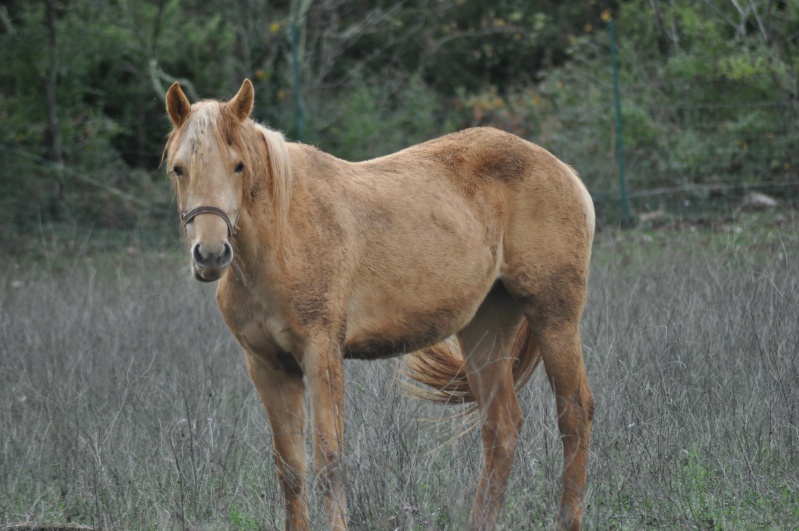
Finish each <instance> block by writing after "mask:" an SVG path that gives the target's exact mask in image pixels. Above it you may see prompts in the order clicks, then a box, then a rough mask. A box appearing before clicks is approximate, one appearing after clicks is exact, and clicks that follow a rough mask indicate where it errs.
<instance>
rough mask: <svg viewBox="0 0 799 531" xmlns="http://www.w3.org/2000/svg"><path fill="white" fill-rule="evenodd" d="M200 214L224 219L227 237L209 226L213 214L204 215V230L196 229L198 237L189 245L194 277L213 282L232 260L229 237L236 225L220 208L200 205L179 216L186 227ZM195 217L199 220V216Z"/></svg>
mask: <svg viewBox="0 0 799 531" xmlns="http://www.w3.org/2000/svg"><path fill="white" fill-rule="evenodd" d="M200 214H213V216H216V217H217V218H221V219H222V220H224V222H225V225H226V226H227V227H226V228H227V238H223V237H222V234H218V233H219V229H218V228H215V227H213V226H209V222H211V221H212V219H211V218H213V216H211V217H210V218H209V217H205V218H204V222H203V225H204V230H203V229H199V230H198V231H197V232H198V234H197V236H198V239H197V240H195V243H194V245H192V247H191V259H192V272H193V273H194V278H196V279H197V280H199V281H201V282H214V281H215V280H219V279H220V278H222V275H223V274H224V273H225V270H226V269H227V267H228V266H229V265H230V264H231V263H232V262H233V247H232V246H231V245H230V241H229V239H230V237H231V236H232V235H233V233H234V232H235V226H236V225H235V223H234V222H231V221H230V217H228V215H227V213H226V212H225V211H224V210H222V209H221V208H218V207H214V206H200V207H197V208H194V209H192V210H190V211H188V212H184V213H183V214H182V216H181V218H182V221H183V224H184V226H185V227H188V225H189V223H192V222H194V218H197V216H199V215H200ZM197 219H198V220H199V219H200V218H197ZM198 223H199V222H198ZM217 223H218V222H217ZM209 231H210V233H209ZM201 234H202V235H201Z"/></svg>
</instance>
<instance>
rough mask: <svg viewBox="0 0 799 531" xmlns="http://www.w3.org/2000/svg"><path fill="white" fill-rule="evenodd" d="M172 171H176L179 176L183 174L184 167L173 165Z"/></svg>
mask: <svg viewBox="0 0 799 531" xmlns="http://www.w3.org/2000/svg"><path fill="white" fill-rule="evenodd" d="M172 171H173V172H174V173H175V175H177V176H178V177H180V176H181V175H183V168H181V167H180V166H173V167H172Z"/></svg>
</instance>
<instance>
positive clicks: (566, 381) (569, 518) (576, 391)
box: [506, 268, 594, 530]
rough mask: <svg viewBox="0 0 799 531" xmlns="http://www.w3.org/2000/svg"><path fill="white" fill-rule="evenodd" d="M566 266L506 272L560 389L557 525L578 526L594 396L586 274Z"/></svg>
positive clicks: (553, 381) (554, 386)
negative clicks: (583, 325)
mask: <svg viewBox="0 0 799 531" xmlns="http://www.w3.org/2000/svg"><path fill="white" fill-rule="evenodd" d="M577 271H578V269H572V270H570V269H568V268H565V269H562V270H561V272H559V273H555V274H551V275H540V274H539V275H538V276H536V277H535V279H533V278H532V277H531V276H528V275H525V274H518V275H512V274H509V275H506V283H507V285H508V289H509V291H510V292H511V293H512V294H513V295H514V298H515V299H516V300H517V301H518V302H519V304H520V306H521V309H522V311H523V312H524V315H525V316H526V317H527V320H528V323H529V325H530V327H531V328H532V330H533V333H534V334H535V336H536V340H537V341H538V345H539V348H540V349H541V357H542V359H543V362H544V368H545V370H546V373H547V378H548V379H549V383H550V386H551V387H552V391H553V393H554V394H555V399H556V404H557V414H558V429H559V431H560V435H561V441H562V444H563V476H562V482H563V486H562V489H563V490H562V493H561V499H560V512H559V517H558V521H557V523H556V527H557V528H558V529H571V530H577V529H579V528H580V522H581V519H582V498H583V494H584V491H585V483H586V471H587V466H588V450H589V443H590V435H591V422H592V420H593V414H594V399H593V397H592V395H591V390H590V388H589V386H588V379H587V377H586V373H585V364H584V361H583V354H582V345H581V341H580V329H579V324H580V317H581V314H582V310H583V305H584V301H585V292H586V275H585V274H582V273H578V272H577Z"/></svg>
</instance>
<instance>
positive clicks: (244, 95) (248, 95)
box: [228, 79, 255, 120]
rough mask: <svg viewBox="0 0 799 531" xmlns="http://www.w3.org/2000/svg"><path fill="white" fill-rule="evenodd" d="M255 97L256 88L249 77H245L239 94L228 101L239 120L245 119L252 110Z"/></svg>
mask: <svg viewBox="0 0 799 531" xmlns="http://www.w3.org/2000/svg"><path fill="white" fill-rule="evenodd" d="M254 99H255V90H254V89H253V88H252V82H251V81H250V80H249V79H245V80H244V83H242V84H241V88H240V89H239V92H238V94H236V95H235V96H233V99H232V100H230V101H229V102H228V106H229V107H230V110H231V111H233V114H234V116H236V117H237V118H238V119H239V120H244V119H245V118H247V117H248V116H249V115H250V112H252V105H253V101H254Z"/></svg>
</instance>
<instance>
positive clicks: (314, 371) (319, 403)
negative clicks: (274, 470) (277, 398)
mask: <svg viewBox="0 0 799 531" xmlns="http://www.w3.org/2000/svg"><path fill="white" fill-rule="evenodd" d="M303 367H304V369H305V376H306V379H307V384H308V393H309V396H310V402H311V430H312V432H313V461H314V472H315V474H316V481H317V487H318V488H319V490H320V491H321V493H322V496H323V498H324V503H325V513H326V515H327V523H328V528H329V529H331V530H344V529H347V496H346V492H345V488H344V487H345V471H344V359H343V357H342V354H341V349H340V347H339V345H338V344H337V343H335V342H331V341H322V342H319V343H317V344H316V345H314V346H313V347H312V348H310V349H308V350H306V353H305V356H304V359H303Z"/></svg>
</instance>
